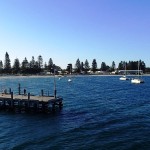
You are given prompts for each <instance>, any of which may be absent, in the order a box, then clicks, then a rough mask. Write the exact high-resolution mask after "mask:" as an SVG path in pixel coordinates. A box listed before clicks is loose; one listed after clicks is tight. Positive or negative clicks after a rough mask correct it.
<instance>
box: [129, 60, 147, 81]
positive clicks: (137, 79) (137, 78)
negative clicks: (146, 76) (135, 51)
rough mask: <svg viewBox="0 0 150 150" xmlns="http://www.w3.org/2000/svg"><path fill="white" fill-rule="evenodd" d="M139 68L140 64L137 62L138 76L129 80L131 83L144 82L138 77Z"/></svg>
mask: <svg viewBox="0 0 150 150" xmlns="http://www.w3.org/2000/svg"><path fill="white" fill-rule="evenodd" d="M139 67H140V64H139V62H138V76H137V77H135V78H132V79H131V83H137V84H138V83H144V80H143V79H142V78H141V76H140V71H139Z"/></svg>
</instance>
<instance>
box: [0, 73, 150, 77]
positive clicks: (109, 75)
mask: <svg viewBox="0 0 150 150" xmlns="http://www.w3.org/2000/svg"><path fill="white" fill-rule="evenodd" d="M68 76H85V77H86V76H101V77H102V76H107V77H112V76H118V77H119V76H122V75H119V74H86V75H82V74H72V75H55V77H59V78H62V77H68ZM127 76H136V75H127ZM142 76H150V74H144V75H142ZM10 77H13V78H15V77H16V78H39V77H40V78H41V77H43V78H45V77H51V78H53V77H54V76H53V75H0V78H10Z"/></svg>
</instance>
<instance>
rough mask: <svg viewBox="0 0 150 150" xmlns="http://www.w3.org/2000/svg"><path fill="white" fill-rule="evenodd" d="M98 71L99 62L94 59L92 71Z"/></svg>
mask: <svg viewBox="0 0 150 150" xmlns="http://www.w3.org/2000/svg"><path fill="white" fill-rule="evenodd" d="M96 70H97V62H96V59H93V62H92V71H93V72H96Z"/></svg>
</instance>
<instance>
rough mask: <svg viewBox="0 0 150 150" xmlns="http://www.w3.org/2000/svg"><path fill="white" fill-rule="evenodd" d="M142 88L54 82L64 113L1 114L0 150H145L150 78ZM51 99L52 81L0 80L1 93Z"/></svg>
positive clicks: (87, 80)
mask: <svg viewBox="0 0 150 150" xmlns="http://www.w3.org/2000/svg"><path fill="white" fill-rule="evenodd" d="M143 78H144V80H145V83H144V84H138V85H135V84H131V83H130V81H120V80H119V77H118V76H76V77H74V78H73V79H72V80H73V81H72V82H67V80H68V79H67V77H63V78H61V79H60V80H59V79H58V78H56V81H57V95H58V96H62V97H63V99H64V101H63V103H64V107H63V109H62V110H61V111H58V112H56V113H55V114H48V115H46V114H15V113H14V114H12V113H8V112H0V149H4V150H6V149H8V150H9V149H13V150H21V149H23V150H31V149H33V150H34V149H36V150H37V149H39V150H40V149H44V150H57V149H58V150H71V149H72V150H84V149H85V150H88V149H89V150H149V149H150V77H148V76H145V77H143ZM18 83H21V88H22V91H23V89H24V88H26V89H27V92H31V93H33V94H36V95H39V94H40V90H41V89H44V91H45V93H49V94H50V95H53V78H52V77H7V78H2V77H1V78H0V88H1V90H3V89H4V88H6V87H7V88H10V87H11V88H12V91H14V93H17V91H18V89H17V88H18Z"/></svg>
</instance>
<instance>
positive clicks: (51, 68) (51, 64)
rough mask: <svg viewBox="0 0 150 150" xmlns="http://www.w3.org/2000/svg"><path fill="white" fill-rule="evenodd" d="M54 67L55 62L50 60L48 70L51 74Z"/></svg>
mask: <svg viewBox="0 0 150 150" xmlns="http://www.w3.org/2000/svg"><path fill="white" fill-rule="evenodd" d="M53 66H54V64H53V60H52V58H50V59H49V61H48V69H49V71H50V72H51V73H52V72H53Z"/></svg>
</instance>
